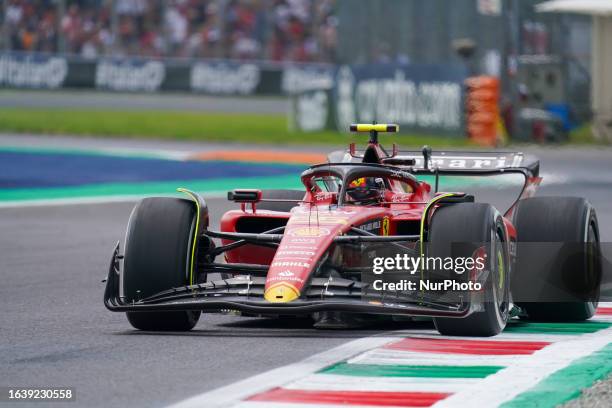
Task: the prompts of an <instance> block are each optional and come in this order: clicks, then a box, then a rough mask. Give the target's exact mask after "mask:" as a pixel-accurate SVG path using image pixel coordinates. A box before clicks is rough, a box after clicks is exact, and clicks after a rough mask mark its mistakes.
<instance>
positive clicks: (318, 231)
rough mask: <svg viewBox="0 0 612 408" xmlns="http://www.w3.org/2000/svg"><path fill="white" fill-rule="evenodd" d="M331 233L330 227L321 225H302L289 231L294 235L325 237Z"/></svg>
mask: <svg viewBox="0 0 612 408" xmlns="http://www.w3.org/2000/svg"><path fill="white" fill-rule="evenodd" d="M329 234H331V231H330V230H329V229H327V228H321V227H302V228H295V229H292V230H290V231H289V235H291V236H293V237H324V236H326V235H329Z"/></svg>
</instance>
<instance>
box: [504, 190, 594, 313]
mask: <svg viewBox="0 0 612 408" xmlns="http://www.w3.org/2000/svg"><path fill="white" fill-rule="evenodd" d="M514 217H515V226H516V230H517V239H518V242H519V247H518V254H517V274H516V275H515V276H516V281H515V282H513V285H512V286H513V293H516V299H517V305H518V306H519V307H520V308H521V309H522V310H523V311H524V312H525V313H526V315H527V316H526V317H527V318H529V319H532V320H537V321H551V322H563V321H583V320H587V319H589V318H591V317H592V316H593V315H594V314H595V310H596V309H597V303H598V300H599V285H600V282H601V264H600V263H599V257H598V253H599V227H598V223H597V215H596V214H595V210H594V209H593V207H592V206H591V205H590V204H589V203H588V201H586V200H585V199H584V198H578V197H534V198H528V199H525V200H522V201H520V202H519V204H518V206H517V208H516V212H515V216H514ZM525 242H533V243H538V242H539V243H547V242H563V243H565V244H564V247H562V248H561V251H562V252H559V254H558V255H557V254H555V253H547V252H548V251H547V246H546V245H545V244H544V245H542V248H539V247H538V246H536V245H533V246H527V245H525V244H524V243H525ZM587 242H590V243H591V244H589V246H587V245H585V246H584V248H581V247H582V245H580V247H579V248H577V247H576V243H578V244H582V243H587ZM564 250H565V251H564ZM567 254H571V255H567ZM547 255H548V256H547ZM563 255H567V256H565V257H564V256H563ZM536 257H537V258H540V259H542V258H546V259H551V260H552V261H553V262H550V263H547V264H546V265H545V266H544V267H540V268H538V270H537V272H536V271H533V269H534V267H533V265H530V262H531V261H532V260H533V259H535V258H536ZM533 273H537V274H538V275H539V276H538V277H537V278H538V279H537V281H541V282H545V283H547V284H550V285H552V286H554V288H555V289H556V290H559V291H560V293H561V294H560V295H556V294H551V293H546V292H545V289H546V286H544V289H543V290H542V292H543V293H541V296H542V302H540V303H538V302H532V301H531V300H532V299H531V298H534V300H535V298H536V296H534V295H531V294H525V290H526V288H528V287H529V286H527V285H531V287H533V286H534V281H536V279H534V276H533V275H532V274H533ZM549 288H550V286H549ZM547 295H548V296H549V297H551V296H552V297H553V299H552V300H549V301H547V299H546V296H547ZM560 296H563V297H564V298H565V296H568V297H575V298H577V299H584V300H587V301H576V302H564V301H561V302H560V301H558V300H560V299H559V297H560ZM526 300H529V301H527V302H526ZM555 300H557V301H555Z"/></svg>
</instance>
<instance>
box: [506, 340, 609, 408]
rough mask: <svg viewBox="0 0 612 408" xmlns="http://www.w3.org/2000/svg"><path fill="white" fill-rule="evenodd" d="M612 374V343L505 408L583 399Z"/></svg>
mask: <svg viewBox="0 0 612 408" xmlns="http://www.w3.org/2000/svg"><path fill="white" fill-rule="evenodd" d="M611 371H612V343H610V344H608V345H607V346H606V347H604V348H603V349H601V350H599V351H596V352H595V353H593V354H591V355H589V356H587V357H583V358H581V359H578V360H576V361H575V362H574V363H572V364H571V365H569V366H568V367H566V368H563V369H561V370H559V371H557V372H555V373H553V374H551V375H550V376H548V377H547V378H545V379H544V380H542V381H540V382H539V383H538V384H537V385H536V386H535V387H533V388H531V389H529V390H527V391H525V392H524V393H522V394H519V395H518V396H517V397H516V398H514V399H513V400H511V401H508V402H506V403H505V404H502V405H501V406H502V407H503V408H523V407H542V408H546V407H550V408H553V407H556V406H557V405H559V404H563V403H564V402H567V401H569V400H571V399H574V398H576V397H578V396H580V393H581V392H582V390H583V389H584V388H588V387H590V386H591V385H593V383H594V382H595V381H597V380H600V379H602V378H604V377H605V376H607V375H608V374H609V373H610V372H611Z"/></svg>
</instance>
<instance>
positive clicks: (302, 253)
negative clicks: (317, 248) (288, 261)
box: [276, 250, 315, 255]
mask: <svg viewBox="0 0 612 408" xmlns="http://www.w3.org/2000/svg"><path fill="white" fill-rule="evenodd" d="M276 254H277V255H314V254H315V253H314V252H312V251H285V250H282V251H278V252H277V253H276Z"/></svg>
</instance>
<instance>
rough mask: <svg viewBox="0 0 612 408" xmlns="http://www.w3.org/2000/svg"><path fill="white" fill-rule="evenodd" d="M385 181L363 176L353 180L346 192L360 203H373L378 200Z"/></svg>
mask: <svg viewBox="0 0 612 408" xmlns="http://www.w3.org/2000/svg"><path fill="white" fill-rule="evenodd" d="M383 185H384V183H383V181H382V180H381V179H379V178H376V177H361V178H358V179H355V180H353V181H352V182H351V183H350V184H349V185H348V188H347V189H346V193H347V194H348V195H349V197H351V199H352V200H353V201H354V202H355V203H358V204H371V203H375V202H377V201H378V200H379V199H380V197H381V195H382V190H383Z"/></svg>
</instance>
